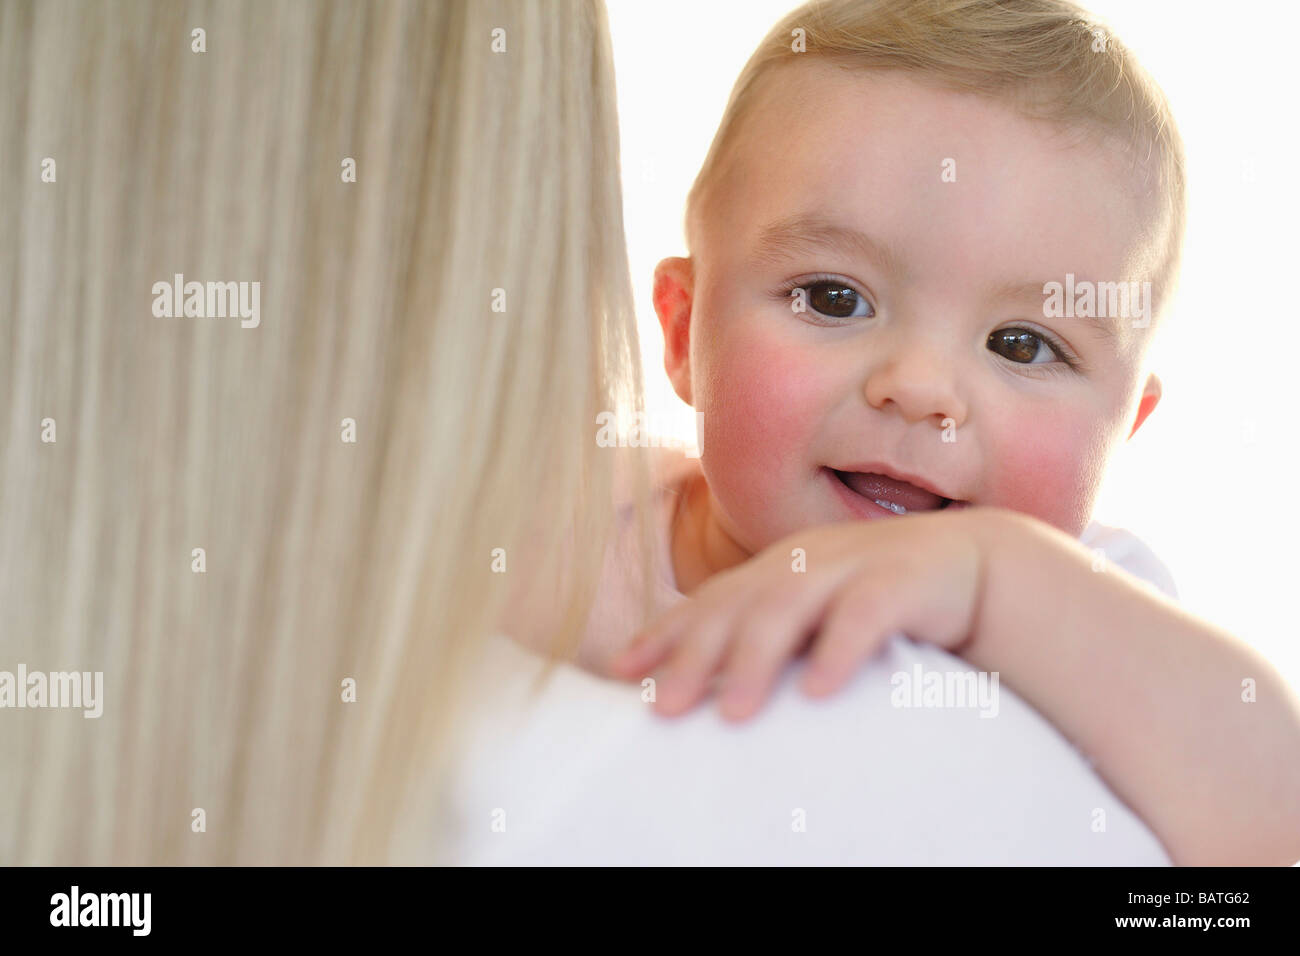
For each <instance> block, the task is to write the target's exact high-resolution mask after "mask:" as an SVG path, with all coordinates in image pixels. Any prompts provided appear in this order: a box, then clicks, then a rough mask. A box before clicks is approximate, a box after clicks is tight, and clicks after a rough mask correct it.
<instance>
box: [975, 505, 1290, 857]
mask: <svg viewBox="0 0 1300 956" xmlns="http://www.w3.org/2000/svg"><path fill="white" fill-rule="evenodd" d="M1004 518H1006V519H1008V520H1004V521H1000V522H999V523H998V524H999V527H998V528H997V535H996V536H987V540H986V542H985V543H986V547H987V548H988V554H989V560H987V562H986V564H985V579H984V586H983V589H982V590H983V600H982V601H981V603H980V609H979V611H978V612H977V619H976V621H975V625H974V627H973V629H972V637H971V639H970V641H969V642H968V643H967V644H966V645H964V646H963V647H961V648H959V650H958V652H959V653H960V654H961V656H962V657H964V658H966V659H967V660H968V661H970V662H971V663H972V664H974V665H975V666H976V667H979V668H981V669H985V670H996V671H999V672H1000V674H1001V676H1002V679H1004V680H1005V681H1006V682H1007V683H1008V684H1009V685H1011V686H1012V687H1013V688H1014V689H1015V690H1016V691H1017V692H1018V693H1019V694H1020V695H1021V696H1022V697H1024V698H1025V699H1026V700H1027V701H1028V702H1029V703H1031V704H1032V705H1033V706H1034V707H1036V708H1037V709H1038V710H1039V711H1040V712H1042V713H1043V714H1044V715H1045V716H1046V717H1047V718H1048V719H1049V720H1051V721H1052V722H1053V723H1054V724H1055V725H1056V726H1057V727H1058V728H1059V729H1060V730H1061V731H1062V732H1063V733H1064V734H1065V735H1066V736H1067V737H1069V738H1070V739H1071V740H1072V741H1073V742H1074V743H1075V744H1076V745H1077V746H1078V747H1079V748H1080V749H1081V750H1082V751H1083V752H1084V753H1085V754H1087V755H1088V756H1089V757H1091V759H1092V760H1093V761H1094V766H1095V767H1096V769H1097V771H1098V772H1099V773H1100V774H1101V775H1102V777H1104V778H1105V779H1106V781H1107V782H1108V783H1110V785H1111V786H1112V787H1113V788H1114V789H1115V791H1116V793H1117V794H1118V795H1119V796H1120V797H1121V798H1123V799H1124V800H1125V801H1126V802H1127V803H1128V804H1129V805H1130V806H1131V807H1132V808H1133V809H1134V810H1136V811H1137V813H1138V814H1139V815H1140V816H1142V817H1143V818H1144V819H1145V820H1146V821H1147V823H1148V824H1149V825H1150V826H1151V828H1152V829H1153V830H1154V831H1155V832H1156V834H1157V835H1158V836H1159V837H1160V838H1161V840H1162V841H1163V842H1164V844H1165V846H1166V848H1167V849H1168V850H1169V852H1170V854H1171V856H1172V857H1173V859H1174V862H1176V863H1180V864H1262V863H1275V864H1290V863H1293V862H1295V861H1296V860H1297V858H1300V703H1298V702H1297V700H1296V697H1295V695H1294V693H1293V692H1292V691H1291V690H1290V689H1289V688H1288V687H1287V685H1286V683H1285V682H1284V681H1283V680H1282V678H1281V677H1280V676H1279V675H1278V674H1277V672H1276V671H1275V670H1274V669H1273V667H1272V666H1271V665H1269V664H1268V662H1267V661H1265V660H1264V659H1263V658H1261V657H1260V656H1259V655H1258V654H1257V653H1255V651H1253V650H1252V649H1251V648H1249V647H1248V646H1246V645H1245V644H1243V643H1242V642H1240V641H1239V640H1237V639H1236V638H1234V637H1232V636H1231V635H1230V634H1228V633H1226V632H1224V631H1222V630H1220V629H1218V628H1216V627H1213V626H1211V625H1209V624H1207V623H1205V622H1204V621H1201V620H1198V619H1197V618H1195V617H1194V616H1192V615H1191V614H1188V613H1187V612H1186V611H1184V610H1183V609H1182V608H1180V607H1179V606H1178V605H1177V604H1175V603H1174V602H1172V601H1169V600H1167V599H1165V598H1163V597H1162V596H1160V595H1157V594H1155V593H1153V592H1151V591H1150V590H1148V589H1146V588H1144V587H1142V586H1141V585H1140V584H1138V583H1137V582H1136V581H1135V580H1134V579H1132V578H1130V577H1128V576H1127V575H1126V574H1123V573H1115V572H1113V571H1110V570H1107V571H1103V572H1100V573H1099V572H1095V571H1093V570H1092V566H1091V563H1090V561H1089V559H1088V556H1087V554H1086V553H1085V552H1084V551H1083V550H1082V549H1081V548H1078V547H1074V546H1073V544H1074V542H1073V541H1072V540H1071V539H1068V538H1067V537H1066V536H1065V535H1064V534H1062V533H1061V532H1059V531H1057V530H1055V529H1053V528H1051V527H1049V526H1047V525H1045V524H1042V523H1041V522H1037V521H1032V520H1029V519H1025V518H1023V517H1021V516H1012V515H1010V513H1008V514H1007V515H1005V516H1004ZM1017 519H1019V520H1017ZM983 527H984V530H985V532H987V531H988V530H989V526H987V525H986V526H983ZM1008 527H1010V528H1012V529H1014V530H1013V532H1012V533H1010V534H1007V533H1006V531H1007V528H1008ZM977 533H979V532H977ZM1247 679H1249V680H1251V681H1253V690H1254V700H1253V702H1250V703H1247V702H1246V701H1244V700H1243V697H1244V696H1246V694H1245V692H1244V682H1245V681H1246V680H1247Z"/></svg>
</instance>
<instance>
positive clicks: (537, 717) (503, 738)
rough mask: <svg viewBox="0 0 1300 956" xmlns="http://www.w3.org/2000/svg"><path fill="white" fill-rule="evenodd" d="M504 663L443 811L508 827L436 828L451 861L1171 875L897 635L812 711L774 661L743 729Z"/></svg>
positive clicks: (1073, 771) (1085, 784) (1066, 771)
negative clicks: (1053, 869)
mask: <svg viewBox="0 0 1300 956" xmlns="http://www.w3.org/2000/svg"><path fill="white" fill-rule="evenodd" d="M503 651H504V654H503V656H499V657H498V658H497V664H496V667H495V668H494V672H493V680H494V682H495V692H494V693H493V694H492V695H491V697H492V698H493V704H492V705H491V706H490V707H488V708H487V709H488V710H489V712H490V713H489V714H488V717H489V721H488V725H487V726H488V729H487V730H486V731H484V732H483V733H481V734H480V735H478V736H476V737H475V738H474V741H475V744H474V747H475V749H474V750H473V752H472V759H471V761H470V764H469V765H468V766H467V767H466V773H465V774H464V776H463V778H462V780H461V783H462V785H463V787H464V788H465V789H463V790H462V791H461V799H460V804H461V805H462V806H463V807H467V808H469V812H470V814H471V816H472V815H473V808H475V807H477V808H479V809H480V810H481V812H482V814H486V813H487V812H488V810H487V809H483V808H484V807H485V806H487V804H489V803H490V804H491V805H492V807H498V808H500V809H502V810H503V812H505V813H506V814H507V815H508V816H509V819H510V823H509V825H508V827H507V830H506V831H505V832H500V833H493V832H489V830H488V827H487V824H486V822H485V821H486V819H487V818H486V816H484V818H483V820H482V821H478V820H475V821H474V822H473V826H472V828H471V832H467V833H461V834H453V835H452V836H459V837H460V838H461V840H462V842H461V844H460V853H461V862H466V863H506V864H519V863H522V864H546V863H551V864H554V863H566V864H567V863H577V864H620V863H623V864H796V865H797V864H827V863H832V864H902V865H916V864H939V865H958V864H986V865H988V864H1021V865H1024V864H1031V865H1032V864H1046V865H1058V864H1076V865H1077V864H1085V865H1086V864H1106V865H1116V864H1128V865H1134V864H1137V865H1163V864H1166V863H1167V862H1168V860H1167V857H1166V856H1165V855H1164V852H1163V850H1162V849H1161V847H1160V845H1159V843H1158V841H1156V839H1155V837H1154V836H1153V835H1152V834H1151V833H1150V832H1149V831H1148V830H1147V829H1146V827H1145V826H1144V825H1143V824H1142V823H1141V821H1140V820H1139V819H1138V818H1137V817H1136V816H1135V815H1134V814H1133V813H1132V811H1131V810H1129V809H1128V808H1127V807H1126V806H1125V805H1124V804H1123V803H1122V802H1121V801H1120V800H1119V799H1118V798H1117V797H1115V795H1114V794H1112V793H1111V792H1110V791H1109V790H1108V788H1107V787H1106V786H1105V784H1104V783H1103V782H1102V781H1101V780H1100V778H1099V777H1097V776H1096V774H1095V773H1094V772H1093V771H1092V769H1091V767H1090V766H1089V764H1088V762H1087V760H1086V758H1085V757H1084V756H1083V755H1082V754H1080V753H1079V752H1078V751H1077V750H1076V749H1075V748H1074V747H1072V746H1071V745H1070V743H1069V742H1068V741H1067V740H1066V739H1065V738H1064V737H1062V736H1061V734H1060V733H1059V732H1058V731H1057V730H1056V729H1055V728H1054V727H1052V726H1051V725H1050V724H1049V723H1048V722H1047V721H1046V720H1044V719H1043V718H1042V717H1041V716H1040V715H1038V714H1037V712H1035V711H1034V710H1033V709H1032V708H1031V707H1029V706H1028V705H1027V704H1026V703H1024V702H1023V701H1021V700H1020V699H1019V698H1018V697H1016V696H1015V695H1014V694H1013V693H1012V692H1011V691H1010V690H1008V689H1007V688H1005V687H1000V686H999V685H998V684H997V682H996V680H993V679H991V675H987V674H985V675H983V680H984V684H983V685H982V687H981V685H980V683H979V682H980V680H981V676H980V675H979V674H978V673H977V672H974V671H972V670H971V669H970V667H969V665H967V664H966V663H965V662H964V661H962V660H960V659H959V658H956V657H953V656H951V655H949V654H947V653H945V652H943V651H941V650H939V649H937V648H934V647H931V646H929V645H918V644H915V643H913V642H911V641H908V640H906V639H905V638H903V637H901V636H899V637H896V638H894V639H893V640H891V641H890V643H889V644H888V646H887V648H886V649H885V651H884V652H883V653H882V654H881V655H880V656H879V657H878V658H877V659H875V660H873V661H872V662H871V664H869V665H868V666H867V667H865V668H863V670H862V671H861V672H860V674H859V675H858V677H857V678H855V680H854V681H853V682H852V683H851V684H850V685H849V686H848V687H846V688H845V689H844V690H843V691H841V692H840V693H838V694H836V695H834V696H833V697H830V698H826V699H823V700H811V699H809V698H807V697H805V696H804V695H803V694H802V693H801V692H800V691H799V690H798V687H797V677H798V673H799V665H796V666H794V667H791V668H790V669H789V670H788V671H787V673H786V675H785V676H784V678H783V679H782V681H781V683H780V685H779V686H778V688H777V690H776V692H775V693H774V695H773V697H772V699H771V700H770V702H769V704H768V706H767V707H765V708H764V710H763V711H761V712H760V713H759V714H758V715H757V716H756V717H754V718H753V719H751V720H749V721H747V722H745V723H743V724H731V723H728V722H725V721H723V720H722V719H721V718H720V717H719V716H718V715H717V713H716V710H715V708H713V707H712V706H711V705H708V704H706V705H703V706H701V707H700V708H699V709H697V710H696V711H695V712H693V713H691V714H689V715H687V716H685V717H681V718H676V719H671V720H670V719H667V718H663V717H660V716H658V715H657V714H656V713H655V712H654V710H653V707H652V706H651V705H652V702H653V690H654V685H653V683H641V684H635V683H621V682H614V681H607V680H603V679H601V678H597V677H595V676H593V675H591V674H587V673H585V672H582V671H579V670H577V669H576V668H572V667H569V666H564V665H562V666H561V667H559V668H558V669H557V670H556V671H555V672H554V673H553V674H552V675H551V676H550V678H549V680H548V681H547V683H545V684H544V685H543V686H542V687H541V689H540V690H535V689H536V677H537V675H538V673H540V667H541V662H540V661H539V660H538V659H536V658H531V660H530V659H529V658H530V655H527V653H526V652H524V651H522V650H520V649H518V648H509V647H505V648H503ZM507 661H511V662H512V663H510V664H509V665H508V666H507V665H506V664H505V662H507ZM512 668H513V669H515V670H514V671H513V672H514V674H515V677H514V678H513V679H506V680H504V681H503V679H502V678H503V675H505V674H507V673H509V672H511V671H512ZM963 687H964V688H966V690H965V691H963V690H961V688H963ZM963 693H965V694H967V696H966V697H964V698H963V697H960V695H961V694H963ZM990 718H996V719H990ZM493 801H495V802H493ZM1099 814H1100V819H1101V820H1103V821H1104V830H1102V831H1101V832H1099V831H1098V829H1097V821H1098V819H1099V816H1098V815H1099ZM480 823H481V826H480Z"/></svg>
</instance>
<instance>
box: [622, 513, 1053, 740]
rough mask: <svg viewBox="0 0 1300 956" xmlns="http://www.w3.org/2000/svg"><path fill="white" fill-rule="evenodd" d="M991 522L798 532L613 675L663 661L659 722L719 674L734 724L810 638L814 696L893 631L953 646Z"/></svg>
mask: <svg viewBox="0 0 1300 956" xmlns="http://www.w3.org/2000/svg"><path fill="white" fill-rule="evenodd" d="M998 517H999V515H998V512H997V511H995V510H994V511H990V510H987V509H980V508H968V509H964V510H962V511H957V512H935V513H931V514H914V515H908V516H907V517H905V518H886V519H883V520H880V521H856V522H848V523H843V524H833V525H823V526H821V527H817V528H810V529H807V530H805V531H801V532H798V533H796V534H793V535H791V536H790V537H788V538H785V539H784V540H782V541H779V542H777V543H776V544H773V545H771V546H770V547H768V548H767V549H765V550H764V551H762V552H760V553H758V554H756V555H754V556H753V557H752V558H750V559H749V560H748V561H746V562H745V563H744V564H742V565H739V566H737V567H735V568H732V569H731V570H729V571H727V572H724V573H722V574H719V575H716V576H714V577H713V578H711V579H709V580H708V581H706V582H705V583H704V584H703V585H702V586H701V587H700V588H699V590H698V591H696V592H695V594H693V595H692V596H691V597H690V598H688V599H687V600H685V601H683V602H682V603H680V604H678V605H677V606H675V607H673V608H672V609H671V610H669V611H667V612H665V613H664V614H663V615H661V616H660V617H659V618H658V619H657V620H656V621H654V622H653V623H652V624H651V625H650V626H649V627H647V628H646V629H645V630H644V631H642V632H641V634H640V635H638V637H637V638H636V640H635V641H634V642H633V643H632V644H631V645H630V646H629V647H628V648H627V649H626V650H624V651H623V652H622V653H621V654H620V655H619V656H618V657H616V658H615V659H614V661H613V664H612V669H613V671H614V673H615V674H617V675H618V676H620V677H624V678H627V679H631V680H640V679H642V678H643V677H644V676H645V675H647V674H649V673H651V672H653V671H654V670H655V668H656V667H657V666H658V665H660V663H661V662H662V661H664V659H665V658H667V666H666V667H665V668H660V669H659V671H658V672H657V673H655V677H656V682H655V683H656V687H655V697H656V708H657V710H658V711H659V713H661V714H666V715H676V714H681V713H684V712H685V711H687V710H689V709H690V708H691V707H693V706H694V705H695V704H696V703H697V702H698V701H699V700H700V698H701V697H702V696H704V695H705V694H707V692H708V690H709V688H710V683H711V680H712V679H713V678H714V677H717V676H720V677H721V711H722V714H723V716H724V717H727V718H730V719H734V720H743V719H745V718H747V717H750V716H752V715H753V714H754V713H755V712H756V711H757V710H758V709H759V708H760V707H761V706H762V704H763V702H764V700H766V698H767V697H768V695H769V694H770V693H771V690H772V687H773V685H774V684H775V682H776V680H777V678H778V677H779V676H780V674H781V671H782V670H783V669H784V668H785V666H786V664H787V662H788V661H789V660H790V659H791V658H793V657H794V656H796V655H797V654H798V653H799V652H800V651H801V650H802V649H803V647H804V646H805V645H807V644H808V643H809V641H810V640H811V643H812V649H811V652H810V660H809V664H808V669H807V672H806V673H805V674H804V676H803V681H802V685H801V686H802V687H803V689H804V691H805V692H806V693H809V694H812V695H816V696H822V695H826V694H829V693H831V692H833V691H834V690H836V689H837V688H839V687H840V686H841V685H842V684H843V683H844V682H845V681H846V680H847V679H848V678H849V677H850V676H852V674H853V672H854V671H855V669H856V668H857V667H858V666H859V665H860V664H861V663H862V662H864V661H865V660H866V659H868V658H869V657H870V656H871V655H872V654H874V653H875V652H876V651H877V650H878V649H879V648H880V647H881V645H882V644H883V643H884V641H885V640H886V638H887V637H888V636H889V635H891V634H893V633H895V632H898V631H902V632H903V633H905V634H906V635H907V636H908V637H911V638H913V639H914V640H924V641H929V642H931V643H933V644H937V645H939V646H941V647H944V648H947V649H949V650H953V651H956V650H957V649H958V648H959V647H960V646H961V645H962V644H963V643H964V642H965V641H966V640H967V638H968V637H969V636H970V634H971V631H972V629H973V627H974V624H975V615H976V612H977V609H978V608H979V598H980V592H981V587H982V585H981V582H982V579H983V570H984V565H985V561H986V558H987V556H986V555H985V554H984V552H983V545H982V544H981V543H980V542H982V541H985V540H990V539H989V538H988V537H987V536H977V535H976V534H974V533H973V529H974V528H975V526H976V523H978V522H987V521H995V520H998ZM796 549H802V555H801V554H800V552H799V551H796ZM801 568H803V569H806V570H800V569H801ZM1028 599H1030V600H1032V599H1033V597H1032V595H1030V596H1028Z"/></svg>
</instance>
